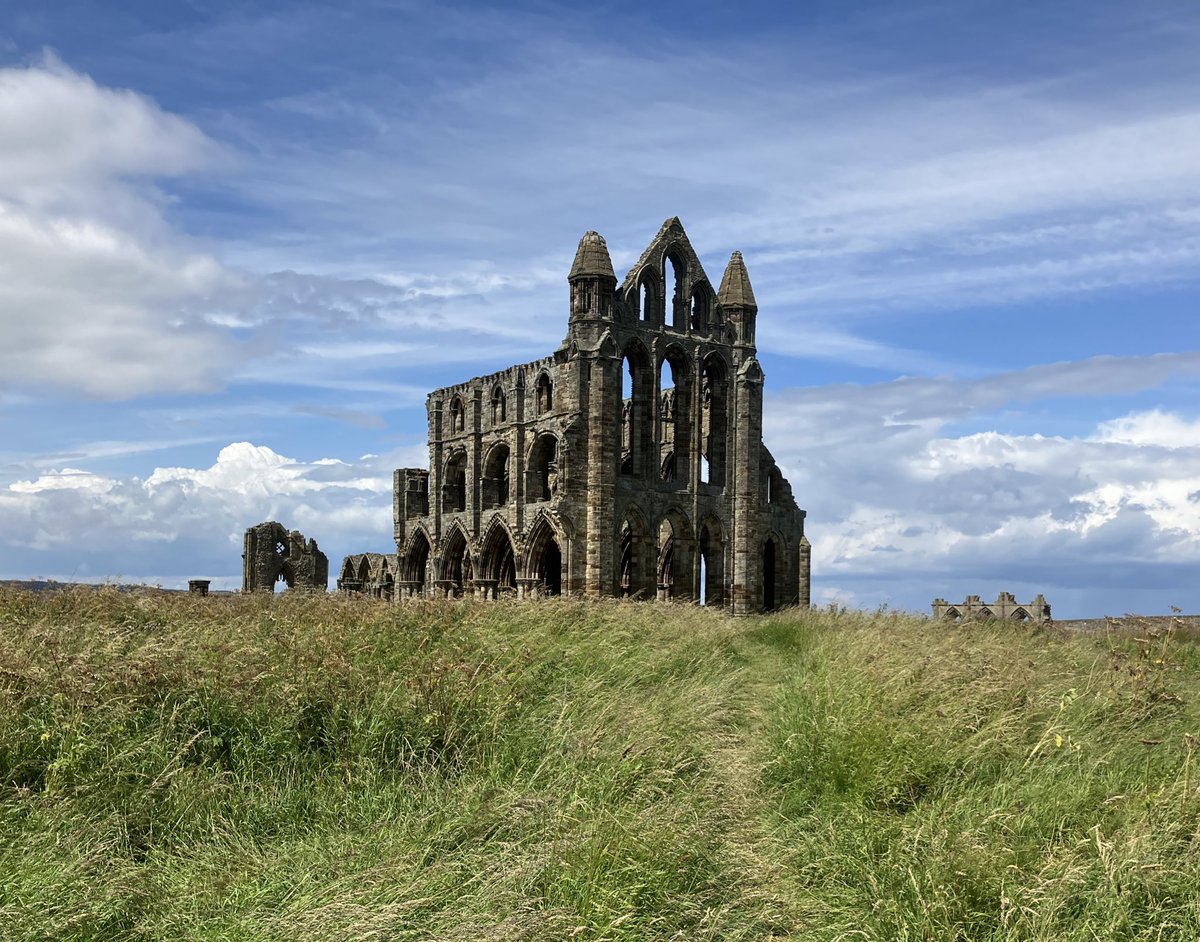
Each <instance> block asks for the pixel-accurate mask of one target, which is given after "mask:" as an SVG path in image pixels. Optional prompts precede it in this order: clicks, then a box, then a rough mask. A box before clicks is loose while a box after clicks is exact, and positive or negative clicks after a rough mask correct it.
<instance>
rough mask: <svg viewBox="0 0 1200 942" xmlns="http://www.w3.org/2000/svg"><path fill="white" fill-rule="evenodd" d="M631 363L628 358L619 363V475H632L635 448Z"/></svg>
mask: <svg viewBox="0 0 1200 942" xmlns="http://www.w3.org/2000/svg"><path fill="white" fill-rule="evenodd" d="M633 385H634V384H633V362H632V360H630V358H629V357H628V356H626V357H625V359H624V360H622V361H621V473H622V474H633V452H634V449H635V447H636V442H637V436H636V434H635V428H634V425H635V421H634V410H633Z"/></svg>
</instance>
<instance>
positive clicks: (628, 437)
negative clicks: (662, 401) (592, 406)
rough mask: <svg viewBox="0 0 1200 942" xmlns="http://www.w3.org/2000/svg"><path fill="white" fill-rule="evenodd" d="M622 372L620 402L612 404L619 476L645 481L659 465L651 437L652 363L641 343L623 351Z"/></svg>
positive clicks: (654, 403)
mask: <svg viewBox="0 0 1200 942" xmlns="http://www.w3.org/2000/svg"><path fill="white" fill-rule="evenodd" d="M621 371H622V374H621V398H620V399H619V400H618V401H617V402H616V403H614V406H615V408H616V412H615V415H617V416H620V419H619V421H620V422H621V427H620V435H621V439H620V441H621V450H620V455H619V456H618V460H619V468H620V473H621V474H626V475H633V476H635V477H646V476H648V475H650V474H653V473H655V472H653V471H652V470H651V469H652V468H654V467H655V465H657V463H658V461H657V452H656V449H655V437H654V436H655V419H654V417H655V415H656V414H657V412H658V404H657V401H656V400H657V396H656V393H655V387H656V385H657V384H656V382H655V370H654V362H653V361H652V360H651V359H650V354H649V353H648V352H647V350H646V348H645V347H644V346H643V345H642V344H641V343H639V342H637V341H632V342H631V343H630V344H629V346H628V347H626V349H625V354H624V358H623V360H622V365H621Z"/></svg>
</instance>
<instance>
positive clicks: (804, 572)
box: [797, 536, 812, 608]
mask: <svg viewBox="0 0 1200 942" xmlns="http://www.w3.org/2000/svg"><path fill="white" fill-rule="evenodd" d="M811 580H812V544H810V543H809V542H808V537H806V536H802V537H800V598H799V599H798V600H797V603H798V604H799V606H800V607H801V608H808V607H809V605H811V604H812V582H811Z"/></svg>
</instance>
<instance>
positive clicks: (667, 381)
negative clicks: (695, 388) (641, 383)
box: [658, 347, 692, 481]
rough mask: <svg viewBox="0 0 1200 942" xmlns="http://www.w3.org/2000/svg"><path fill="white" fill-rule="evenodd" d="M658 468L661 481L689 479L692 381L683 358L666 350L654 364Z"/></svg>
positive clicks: (676, 348)
mask: <svg viewBox="0 0 1200 942" xmlns="http://www.w3.org/2000/svg"><path fill="white" fill-rule="evenodd" d="M658 387H659V388H658V471H659V478H660V479H661V480H663V481H676V480H683V481H686V480H690V474H691V462H690V454H691V452H690V445H689V443H690V441H691V430H692V420H691V410H690V409H689V407H688V404H689V403H690V402H691V401H692V384H691V382H690V374H689V372H688V366H687V357H686V355H685V354H684V353H683V351H681V350H680V349H679V348H678V347H671V348H669V349H668V350H667V352H666V354H665V355H664V357H663V360H662V362H661V363H660V364H659V367H658Z"/></svg>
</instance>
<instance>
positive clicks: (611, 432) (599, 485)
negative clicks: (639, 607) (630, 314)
mask: <svg viewBox="0 0 1200 942" xmlns="http://www.w3.org/2000/svg"><path fill="white" fill-rule="evenodd" d="M579 368H580V369H581V370H584V371H590V374H591V375H590V376H588V377H586V378H584V377H581V379H584V380H585V385H586V388H587V400H586V401H587V410H586V415H587V432H588V437H587V516H586V519H587V524H586V527H585V531H584V533H583V538H584V544H585V545H584V561H585V562H584V567H585V574H584V594H585V595H588V596H591V597H593V598H595V597H598V596H601V595H614V594H616V587H617V585H616V581H617V574H616V571H615V570H616V557H615V555H614V545H615V544H616V542H617V540H616V531H615V523H614V522H613V502H614V499H615V496H616V489H617V465H618V463H619V461H620V451H621V393H620V388H621V387H620V382H621V377H620V369H621V361H620V359H619V358H618V356H617V354H616V345H615V344H614V343H613V342H612V339H611V338H610V337H608V336H607V335H605V337H604V340H603V341H602V342H601V344H600V349H599V350H598V351H597V352H596V355H595V356H593V357H588V358H586V359H584V360H583V361H582V362H581V363H580V364H579ZM614 384H615V385H614Z"/></svg>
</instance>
